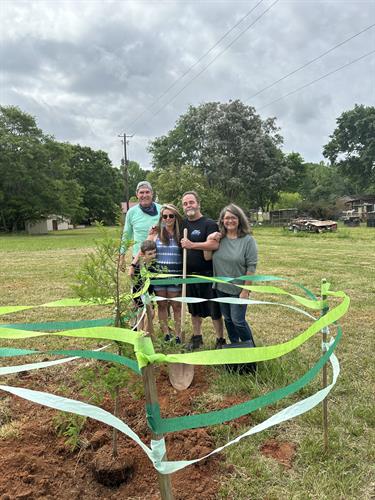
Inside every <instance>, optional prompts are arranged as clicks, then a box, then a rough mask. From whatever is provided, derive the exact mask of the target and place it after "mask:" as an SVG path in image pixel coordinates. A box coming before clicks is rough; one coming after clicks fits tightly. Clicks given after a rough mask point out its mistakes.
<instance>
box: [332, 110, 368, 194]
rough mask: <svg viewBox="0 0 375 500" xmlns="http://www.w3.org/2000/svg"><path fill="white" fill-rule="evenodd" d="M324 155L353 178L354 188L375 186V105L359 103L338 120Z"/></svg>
mask: <svg viewBox="0 0 375 500" xmlns="http://www.w3.org/2000/svg"><path fill="white" fill-rule="evenodd" d="M336 123H337V126H336V128H335V130H334V132H333V134H332V135H331V136H330V138H331V140H330V141H329V142H328V143H327V144H326V145H325V146H324V149H323V155H324V156H325V157H326V158H329V160H330V161H331V163H332V164H333V165H336V166H337V167H338V168H339V170H340V172H341V173H342V174H344V175H345V176H346V177H347V178H348V179H350V181H351V182H352V191H367V190H370V189H375V107H374V106H363V105H358V104H356V105H355V107H354V109H351V110H349V111H345V112H344V113H342V114H341V116H339V117H338V118H337V120H336Z"/></svg>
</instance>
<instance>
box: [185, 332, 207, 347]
mask: <svg viewBox="0 0 375 500" xmlns="http://www.w3.org/2000/svg"><path fill="white" fill-rule="evenodd" d="M202 345H203V337H202V335H193V336H192V337H191V339H190V342H189V343H188V344H187V346H186V347H187V349H188V350H189V351H195V350H196V349H199V348H200V346H202Z"/></svg>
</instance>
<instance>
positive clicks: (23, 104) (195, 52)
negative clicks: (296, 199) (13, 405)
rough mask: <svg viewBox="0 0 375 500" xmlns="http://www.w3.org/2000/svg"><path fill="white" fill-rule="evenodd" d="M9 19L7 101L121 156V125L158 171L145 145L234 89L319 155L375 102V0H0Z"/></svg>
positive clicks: (293, 141)
mask: <svg viewBox="0 0 375 500" xmlns="http://www.w3.org/2000/svg"><path fill="white" fill-rule="evenodd" d="M0 23H1V30H0V70H1V73H0V103H1V104H3V105H17V106H19V107H20V108H21V109H22V110H23V111H26V112H28V113H31V114H32V115H33V116H35V117H36V119H37V122H38V124H39V126H40V127H41V128H42V129H43V131H44V132H47V133H49V134H52V135H54V136H55V138H56V139H58V140H60V141H69V142H71V143H79V144H81V145H87V146H90V147H92V148H94V149H103V150H105V151H107V152H108V154H109V156H110V158H111V159H112V161H113V163H114V164H115V165H118V164H119V162H120V159H121V157H122V144H121V139H119V137H118V135H119V134H122V133H123V132H126V133H127V134H134V137H133V138H131V139H130V141H129V158H130V159H131V160H136V161H138V162H140V163H141V165H142V167H143V168H149V167H150V157H149V155H148V153H147V145H148V143H149V141H150V140H152V139H153V138H155V137H157V136H160V135H163V134H166V133H167V132H168V130H170V129H171V128H173V126H174V123H175V122H176V120H177V118H178V117H179V116H180V115H181V114H183V113H184V112H185V111H186V109H187V107H188V106H189V105H190V104H192V105H199V104H201V103H204V102H207V101H221V102H227V101H228V100H229V99H241V100H242V101H243V102H245V103H246V104H250V105H252V106H254V107H255V108H256V110H257V111H258V112H259V113H260V114H261V116H262V117H263V118H266V117H269V116H276V118H277V123H278V125H279V126H280V127H281V133H282V135H283V137H284V150H285V151H286V152H289V151H298V152H300V153H301V154H302V156H303V157H304V158H305V160H306V161H320V160H322V159H323V158H322V155H321V151H322V145H324V144H325V143H326V142H327V140H328V136H329V135H330V134H331V133H332V131H333V129H334V127H335V120H336V118H337V117H338V116H339V115H340V114H341V113H342V112H343V111H345V110H348V109H351V108H352V107H353V106H354V104H355V103H359V104H365V105H374V104H375V26H372V27H370V26H371V25H374V23H375V0H354V1H347V0H276V1H275V0H262V1H259V0H252V1H245V0H174V1H173V0H129V1H127V0H121V1H120V0H118V1H111V0H108V1H106V0H96V1H94V0H85V1H83V0H74V1H63V0H61V1H60V0H47V1H44V0H27V1H21V0H0ZM369 27H370V28H369ZM366 28H369V29H367V30H366ZM363 30H366V31H364V32H363V33H361V34H358V33H360V32H362V31H363ZM350 37H352V39H351V40H349V41H347V42H346V40H348V39H349V38H350ZM342 42H345V43H342ZM339 44H341V45H340V46H339V47H337V48H334V47H336V46H337V45H339ZM330 49H333V50H330ZM326 52H328V53H327V54H326V55H324V56H323V57H320V56H321V55H322V54H324V53H326ZM371 52H372V53H371ZM366 54H369V55H366ZM362 56H365V57H363V58H362V59H360V60H358V61H356V62H353V63H352V64H350V63H351V62H352V61H355V60H357V59H359V58H361V57H362ZM314 59H317V60H316V61H315V62H312V63H311V64H308V65H307V66H305V67H304V68H302V69H301V70H300V71H298V72H295V73H293V74H292V75H290V76H288V77H286V78H284V79H283V80H282V81H280V82H278V83H277V84H275V85H272V84H273V83H274V82H276V81H278V80H279V79H282V78H283V77H284V76H286V75H288V74H289V73H292V72H294V71H295V70H297V69H298V68H300V67H302V66H304V65H306V64H307V63H309V62H310V61H312V60H314ZM344 65H347V66H346V67H344V68H342V69H340V70H339V71H336V72H335V70H336V69H338V68H340V67H342V66H344ZM331 72H332V74H331V75H329V76H326V77H324V75H327V74H328V73H331ZM321 77H324V78H322V79H321V80H319V81H317V82H315V83H313V84H311V85H309V86H307V87H305V88H303V89H302V90H300V91H298V92H295V93H292V94H291V95H289V96H286V95H287V94H289V93H291V92H293V91H294V90H296V89H298V88H300V87H303V86H305V85H307V84H309V83H310V82H313V81H314V80H318V79H320V78H321ZM271 85H272V86H271ZM184 87H186V88H184ZM268 87H269V88H268ZM263 89H266V90H264V91H263V92H261V93H259V92H260V91H262V90H263ZM177 94H178V95H177ZM255 94H256V95H255ZM160 96H161V97H160ZM285 96H286V97H285ZM279 98H281V99H279Z"/></svg>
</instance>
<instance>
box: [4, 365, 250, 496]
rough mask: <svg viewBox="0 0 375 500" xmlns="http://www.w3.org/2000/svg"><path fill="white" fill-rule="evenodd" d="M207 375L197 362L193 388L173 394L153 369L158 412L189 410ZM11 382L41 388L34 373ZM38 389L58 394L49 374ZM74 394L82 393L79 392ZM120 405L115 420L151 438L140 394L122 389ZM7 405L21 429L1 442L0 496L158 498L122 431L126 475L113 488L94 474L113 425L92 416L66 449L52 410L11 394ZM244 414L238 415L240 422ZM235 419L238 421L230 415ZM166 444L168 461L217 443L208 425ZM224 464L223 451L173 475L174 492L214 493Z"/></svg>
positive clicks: (148, 471) (149, 469) (147, 467)
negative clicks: (75, 445)
mask: <svg viewBox="0 0 375 500" xmlns="http://www.w3.org/2000/svg"><path fill="white" fill-rule="evenodd" d="M209 377H210V372H208V371H206V369H205V368H204V367H197V368H196V374H195V378H194V381H193V384H192V386H191V388H190V389H188V390H186V391H181V392H179V391H176V390H175V389H173V388H172V387H171V385H170V384H169V381H168V375H167V373H166V370H165V369H163V368H161V369H159V370H158V391H159V399H160V405H161V412H162V415H163V416H177V415H188V414H191V413H194V412H195V411H194V398H196V397H197V396H202V394H203V393H204V391H205V390H206V389H207V387H208V380H209ZM38 381H39V384H38ZM17 382H18V384H17V385H20V386H23V387H28V388H33V389H37V390H40V389H41V386H40V378H39V375H38V373H36V372H29V373H27V374H26V376H23V377H22V378H21V377H20V378H19V379H18V380H17ZM43 382H46V380H45V379H44V380H43ZM13 385H15V384H13ZM42 390H44V391H46V392H52V393H53V392H57V391H56V387H55V386H54V382H53V378H52V377H51V379H48V382H47V384H46V383H44V384H43V387H42ZM77 399H82V398H79V396H78V395H77ZM234 399H235V398H228V399H227V400H226V399H225V398H224V399H223V400H222V401H220V402H218V405H217V408H219V407H224V406H230V405H231V404H233V403H234V402H240V401H239V400H238V398H236V401H234ZM244 399H246V398H244ZM8 401H9V400H8ZM102 406H103V407H104V408H105V409H107V410H109V411H112V402H111V401H110V400H106V401H105V402H104V404H103V405H102ZM121 408H122V409H121V414H120V418H122V419H123V420H124V421H125V422H126V423H127V424H128V425H129V426H130V427H131V428H132V429H133V430H134V431H135V432H137V434H139V436H140V437H141V439H142V440H143V441H144V442H145V443H147V444H149V443H150V438H151V436H150V432H149V429H148V426H147V422H146V418H145V407H144V400H143V398H140V399H138V400H134V399H131V398H129V394H124V395H123V398H122V405H121ZM10 409H11V413H12V415H13V421H14V422H18V423H19V424H20V428H19V434H18V436H17V437H14V436H9V438H5V439H2V440H0V468H1V472H2V473H1V475H0V499H1V500H15V499H39V498H43V499H46V500H52V499H56V498H58V499H62V500H64V499H69V500H72V499H82V500H92V499H96V498H98V499H99V498H100V499H108V500H111V499H118V498H122V499H135V498H137V499H147V500H153V499H155V500H156V499H158V498H160V495H159V488H158V481H157V474H156V471H155V470H154V468H153V466H152V465H151V463H150V461H149V459H148V457H147V456H146V455H145V454H144V452H143V451H142V450H141V449H140V448H139V447H138V445H136V444H135V443H134V442H133V441H132V440H130V439H129V438H127V437H125V436H123V435H122V434H120V436H119V451H120V457H121V460H122V464H125V466H126V467H125V469H122V472H120V474H125V476H126V478H125V479H126V480H125V482H122V483H121V484H120V485H118V486H112V487H110V486H105V485H103V484H100V483H98V482H97V480H96V479H95V474H94V472H93V464H96V465H97V466H99V467H97V468H99V469H100V467H102V468H103V467H104V468H105V461H106V457H108V450H109V448H110V445H111V429H109V428H108V427H106V426H104V425H103V424H100V423H99V422H96V421H94V420H91V419H89V420H87V422H86V424H85V427H84V430H83V432H82V436H81V438H82V439H81V441H82V446H81V448H80V449H79V450H78V451H75V452H71V451H70V450H69V449H68V448H67V447H66V445H65V443H64V438H61V437H58V436H57V435H56V431H55V428H54V426H53V417H54V416H55V415H56V412H55V411H54V410H51V409H48V408H45V407H42V406H39V405H36V404H33V403H30V402H28V401H26V400H23V399H20V398H17V397H12V398H10ZM210 409H211V408H210ZM212 409H213V408H212ZM245 418H249V417H245ZM243 419H244V417H242V419H238V420H243ZM233 424H234V425H236V421H234V422H233ZM166 442H167V452H168V459H170V460H189V459H194V458H198V457H201V456H204V455H206V454H208V453H209V452H210V451H212V450H213V449H214V448H215V447H216V446H215V443H214V439H213V438H212V436H211V434H210V429H209V428H205V429H196V430H188V431H183V432H179V433H171V434H168V435H167V436H166ZM124 470H125V472H124ZM226 470H227V466H226V465H225V463H224V462H223V460H222V457H221V456H220V455H215V456H213V457H210V458H208V459H206V460H204V461H202V462H199V464H197V465H193V466H190V467H188V468H186V469H184V470H182V471H179V472H177V473H175V474H173V475H172V486H173V492H174V496H175V498H176V499H181V500H182V499H192V498H199V497H202V498H205V499H208V500H210V499H214V498H217V494H218V489H219V486H220V482H221V478H222V477H224V476H225V473H226Z"/></svg>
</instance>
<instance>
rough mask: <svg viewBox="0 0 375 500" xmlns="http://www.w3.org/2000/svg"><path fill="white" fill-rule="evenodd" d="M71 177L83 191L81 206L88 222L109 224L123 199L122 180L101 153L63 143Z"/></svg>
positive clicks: (113, 219) (106, 157) (106, 156)
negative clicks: (95, 221)
mask: <svg viewBox="0 0 375 500" xmlns="http://www.w3.org/2000/svg"><path fill="white" fill-rule="evenodd" d="M66 148H67V150H68V153H69V166H70V169H71V173H72V176H73V178H74V179H75V180H76V181H77V182H78V183H79V185H80V186H81V187H82V189H83V205H84V207H85V209H86V215H85V219H86V220H87V221H88V222H91V221H94V220H100V221H103V222H105V223H106V224H113V223H114V222H115V220H116V215H117V214H118V213H119V210H120V203H121V201H122V200H123V179H122V176H121V173H120V170H119V169H117V168H114V167H113V166H112V163H111V160H110V159H109V158H108V155H107V153H105V152H104V151H100V150H99V151H95V150H93V149H91V148H89V147H84V146H80V145H71V144H66Z"/></svg>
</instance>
